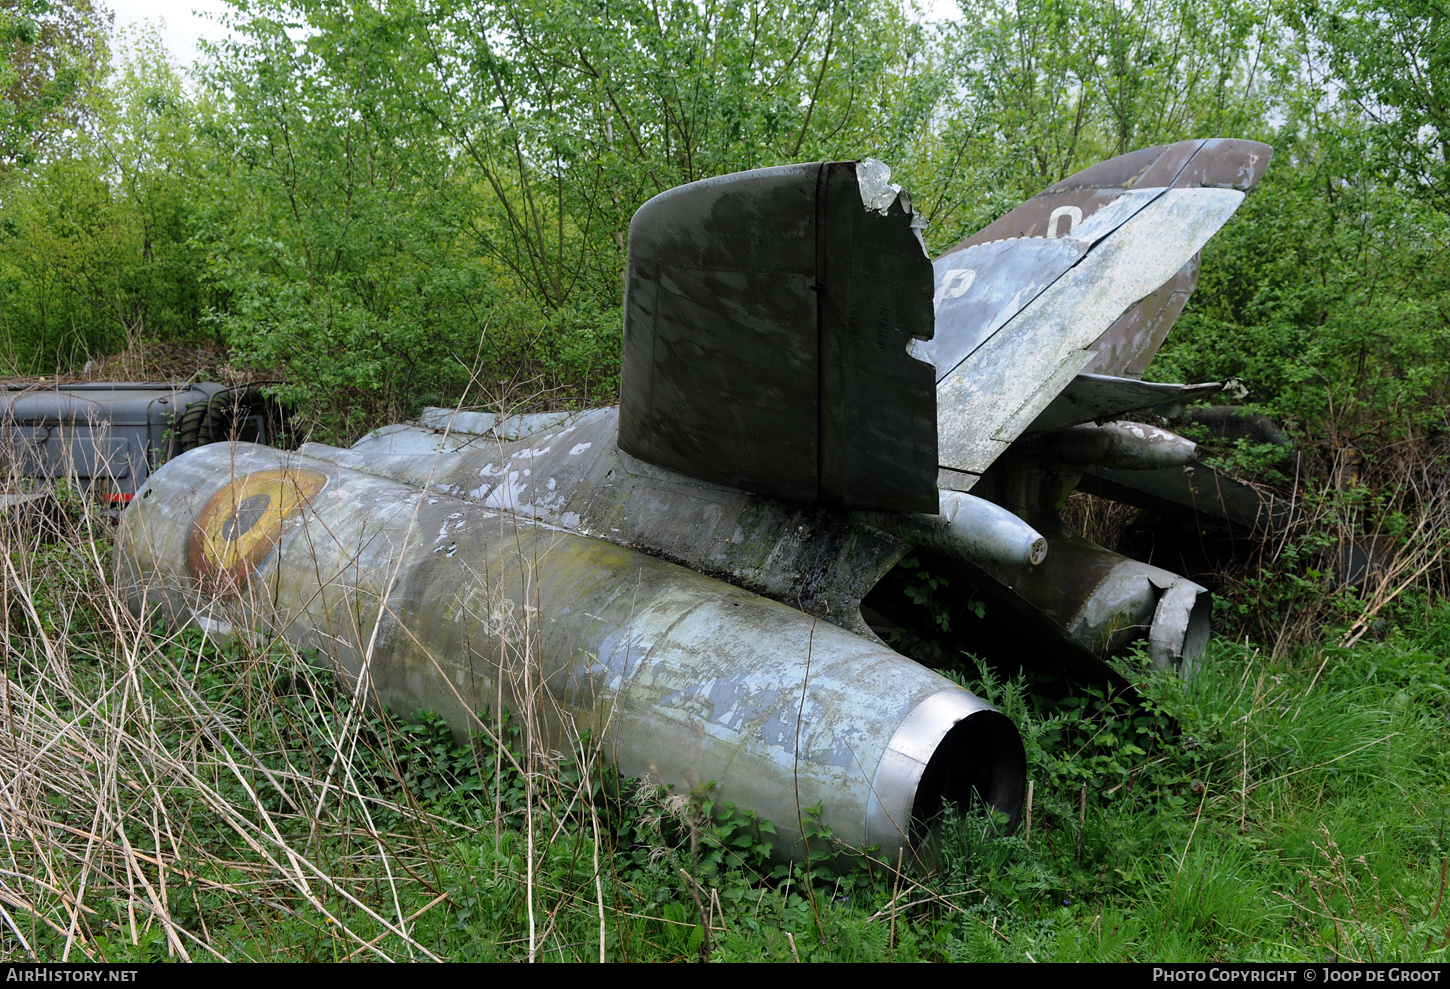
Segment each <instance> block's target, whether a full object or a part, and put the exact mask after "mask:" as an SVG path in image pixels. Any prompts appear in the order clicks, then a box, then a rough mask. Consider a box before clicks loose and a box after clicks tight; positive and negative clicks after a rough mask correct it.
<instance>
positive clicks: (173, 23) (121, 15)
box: [105, 0, 961, 68]
mask: <svg viewBox="0 0 1450 989" xmlns="http://www.w3.org/2000/svg"><path fill="white" fill-rule="evenodd" d="M918 2H919V3H920V4H921V6H922V8H923V9H924V10H925V12H926V15H927V17H928V18H930V19H933V20H934V19H938V18H940V19H943V20H948V19H951V20H954V19H956V18H958V17H960V16H961V14H960V12H959V10H958V8H957V5H956V0H918ZM105 3H106V5H107V6H108V7H110V8H111V11H112V12H113V13H114V14H115V15H116V27H117V29H120V28H124V27H128V26H130V25H132V24H135V23H136V22H138V21H151V22H152V23H153V24H156V25H158V26H161V28H162V30H161V40H162V41H164V42H165V43H166V50H167V51H168V52H170V53H171V57H172V59H173V60H174V61H175V62H176V63H177V64H178V65H180V66H182V67H183V68H190V66H191V64H192V63H193V62H195V61H196V57H197V47H196V42H197V39H198V38H207V39H208V40H211V41H219V40H221V39H222V38H224V37H226V31H224V30H223V29H222V27H221V25H220V24H218V23H217V22H216V20H215V19H213V18H209V17H208V16H207V15H209V14H210V15H215V14H217V13H220V12H221V11H224V10H226V9H227V5H226V3H224V2H223V0H177V2H175V3H166V2H165V0H105ZM163 22H164V26H163Z"/></svg>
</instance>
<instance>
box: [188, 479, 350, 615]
mask: <svg viewBox="0 0 1450 989" xmlns="http://www.w3.org/2000/svg"><path fill="white" fill-rule="evenodd" d="M326 485H327V475H326V474H323V473H321V472H320V471H315V470H305V469H277V470H264V471H258V472H257V473H255V474H248V475H247V476H245V477H239V478H237V479H236V480H234V481H232V482H231V483H230V484H228V485H226V486H225V487H223V488H222V489H221V490H219V491H217V492H216V493H215V494H214V495H212V496H211V497H210V498H208V499H207V502H206V504H205V505H203V506H202V508H201V511H200V512H198V513H197V516H196V523H195V525H193V526H192V529H191V535H190V536H189V537H188V538H187V541H186V561H187V565H188V567H189V568H190V570H191V576H192V579H194V580H195V581H196V583H197V586H198V587H200V588H201V590H202V592H203V593H205V594H207V595H209V596H211V597H214V598H215V597H227V596H230V595H234V594H237V593H238V592H239V591H240V590H241V589H242V587H244V586H245V585H246V583H247V581H249V580H251V578H252V576H253V575H254V574H255V573H256V572H257V571H258V570H259V569H260V568H261V566H262V564H263V563H265V562H266V560H267V557H268V556H270V555H271V553H272V550H273V549H275V548H276V546H277V543H278V542H279V541H280V540H281V538H282V527H283V523H285V522H286V521H287V520H288V519H289V518H291V517H293V516H295V515H296V514H297V513H299V512H300V511H301V510H302V509H303V508H305V507H306V506H307V503H308V502H309V501H311V499H312V498H313V496H315V495H316V494H317V492H319V491H321V490H322V489H323V488H324V487H325V486H326Z"/></svg>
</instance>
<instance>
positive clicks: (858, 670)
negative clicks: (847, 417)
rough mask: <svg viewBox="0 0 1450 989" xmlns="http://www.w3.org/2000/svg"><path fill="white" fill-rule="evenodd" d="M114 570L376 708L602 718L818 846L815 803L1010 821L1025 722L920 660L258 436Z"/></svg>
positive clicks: (597, 721) (906, 830)
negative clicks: (813, 836) (310, 654)
mask: <svg viewBox="0 0 1450 989" xmlns="http://www.w3.org/2000/svg"><path fill="white" fill-rule="evenodd" d="M116 577H117V583H118V585H119V586H120V587H121V589H122V590H123V592H124V593H125V594H126V596H127V600H128V601H129V602H130V605H131V607H132V609H133V610H134V611H135V612H137V613H138V614H141V613H145V612H148V611H151V610H154V609H160V611H161V612H162V613H163V615H164V616H165V617H166V618H168V619H169V620H170V621H172V622H175V623H177V624H180V623H184V622H188V621H194V622H197V623H198V624H201V625H202V626H203V627H205V628H207V629H209V630H210V631H211V632H213V633H226V632H231V631H232V630H237V629H246V630H249V632H248V634H251V633H250V630H256V631H257V632H258V633H261V634H266V635H275V636H279V637H282V638H285V639H286V640H287V641H288V642H290V643H292V644H293V645H295V646H296V647H298V648H299V649H317V650H319V651H320V654H321V655H323V656H325V657H329V658H330V659H331V661H332V662H333V664H334V665H335V668H336V670H337V671H338V673H339V674H340V675H341V676H342V677H343V678H345V679H346V680H347V681H348V682H350V683H351V684H353V685H354V687H357V688H358V690H359V694H360V696H364V697H366V699H367V700H368V702H369V703H370V704H373V705H378V704H383V705H387V706H388V707H389V708H390V709H392V710H394V711H396V712H403V713H407V712H414V711H418V710H422V709H428V710H433V711H438V712H440V713H442V714H443V715H444V716H445V717H447V718H448V719H449V721H450V723H451V724H452V725H453V726H454V729H455V731H456V732H458V733H460V734H462V733H464V732H466V731H467V730H470V729H472V728H480V727H483V725H484V722H483V721H482V720H480V718H486V717H487V715H484V714H482V712H485V711H494V712H497V711H498V710H499V709H500V708H506V709H508V710H509V711H510V712H512V714H513V715H514V719H515V723H523V724H526V725H529V726H531V727H532V728H533V730H534V731H535V739H534V741H535V744H539V745H543V746H547V747H550V748H555V749H561V750H568V749H570V748H572V747H573V745H574V742H575V740H577V739H578V738H579V736H580V735H581V734H582V733H584V732H586V731H587V732H589V733H590V738H591V739H594V740H596V741H597V742H598V743H599V744H600V745H602V747H603V753H604V755H605V757H606V758H608V759H610V760H612V761H613V762H614V764H615V765H616V766H617V767H618V768H619V770H620V772H621V773H623V774H625V775H628V776H642V775H645V774H649V775H650V776H652V777H654V778H656V779H658V780H659V781H661V782H663V783H667V784H669V785H671V786H673V787H675V788H677V789H691V788H694V787H698V786H702V785H704V784H707V783H711V782H714V783H715V784H716V787H715V799H717V800H718V801H719V803H720V804H721V805H722V806H723V805H724V804H726V803H727V802H728V803H733V804H735V805H737V806H738V807H740V808H742V809H748V810H753V811H756V812H757V813H759V814H760V815H761V816H762V817H764V818H766V819H768V820H770V821H772V822H773V823H774V824H775V826H776V835H775V837H774V839H773V840H774V844H775V851H776V853H777V855H778V856H779V857H781V858H786V859H789V858H793V857H795V856H797V855H799V854H801V853H802V851H803V847H802V844H801V831H802V817H801V815H802V809H803V808H809V807H812V806H814V805H815V804H817V803H819V804H820V805H821V818H820V819H821V821H822V823H824V824H826V825H827V826H829V827H830V828H831V829H832V830H833V832H834V834H835V836H836V837H837V838H839V839H840V840H842V841H844V842H845V843H847V844H848V845H851V846H854V847H857V848H869V847H871V846H879V847H880V854H882V855H883V856H884V857H886V858H887V859H890V860H891V861H893V862H894V861H896V857H897V855H898V852H899V851H902V850H906V851H910V850H911V848H912V847H913V845H915V844H916V843H917V842H919V841H920V838H921V836H922V835H923V834H924V832H925V829H927V828H928V827H929V826H930V823H931V821H932V819H933V818H934V817H935V816H936V814H937V812H938V811H939V810H940V809H941V807H942V805H943V804H944V803H946V802H952V803H957V804H963V805H965V804H967V803H969V802H971V801H972V800H973V799H974V797H975V799H980V800H981V801H983V802H984V803H986V804H987V805H989V806H990V807H992V808H994V809H995V810H997V811H1000V812H1004V813H1006V814H1007V815H1008V816H1009V818H1010V819H1011V821H1012V823H1013V824H1014V825H1015V823H1016V820H1017V817H1018V814H1019V813H1020V811H1021V807H1022V797H1023V791H1024V787H1025V776H1026V766H1025V758H1024V753H1023V747H1022V741H1021V738H1020V736H1019V735H1018V733H1017V730H1016V728H1015V727H1014V726H1013V724H1012V723H1011V721H1010V720H1009V719H1008V718H1006V717H1005V716H1004V715H1002V714H1001V713H1000V712H998V711H996V710H995V709H993V708H992V707H991V706H990V705H988V704H987V703H985V702H984V701H982V700H981V699H979V698H977V697H975V696H974V695H972V694H971V693H969V692H967V691H966V690H963V689H962V688H960V687H958V686H956V685H955V684H953V683H952V682H951V681H949V680H947V679H946V678H944V677H942V676H939V675H938V674H936V673H933V672H931V671H929V670H927V669H925V668H924V667H922V666H920V665H918V664H916V663H914V662H912V661H911V660H909V659H907V658H905V657H903V656H901V655H899V654H897V653H895V652H893V651H891V650H890V649H887V648H885V647H884V646H882V645H880V644H878V643H875V642H872V641H870V640H868V639H866V638H863V637H861V636H858V635H854V634H852V633H850V632H848V631H845V630H843V629H840V628H837V627H835V626H833V625H830V624H828V623H826V622H822V621H818V620H816V619H814V618H812V617H811V616H809V615H806V614H802V613H801V612H799V611H796V610H794V609H792V608H790V607H788V606H786V605H783V604H780V603H778V602H774V601H771V600H768V599H766V598H763V597H760V596H758V595H755V594H752V593H749V592H747V591H744V590H741V589H740V588H737V587H734V586H731V585H729V584H725V583H723V582H721V581H717V580H712V579H710V578H707V577H704V576H702V575H700V574H698V573H695V572H693V571H691V570H686V569H684V568H682V567H679V566H675V565H673V564H670V563H667V562H665V561H662V560H659V559H656V558H654V557H650V556H646V555H644V554H641V553H638V552H635V551H633V550H630V549H627V548H625V547H622V546H618V545H615V544H612V543H608V542H605V541H603V540H599V539H594V538H591V537H588V536H583V535H579V534H576V533H571V532H567V531H564V530H562V529H557V528H553V527H550V526H547V525H539V524H534V523H531V522H528V521H526V520H524V519H521V518H519V517H516V516H515V515H514V514H513V513H512V512H508V511H500V510H497V509H490V508H488V507H486V506H483V505H478V504H471V503H468V502H465V501H461V500H458V499H454V498H449V497H444V496H440V495H437V494H433V493H425V492H423V491H421V490H420V489H419V488H417V487H414V486H412V485H408V484H403V483H400V482H397V481H393V480H388V479H385V478H379V477H375V476H371V475H367V474H362V473H358V472H356V471H352V470H348V469H346V468H341V467H338V466H335V465H332V464H327V463H324V462H322V461H318V460H314V459H311V458H307V457H302V456H298V455H295V454H287V453H283V452H280V451H277V450H273V449H268V448H263V447H257V446H251V445H248V444H226V445H214V446H208V447H203V448H201V449H198V450H195V451H192V452H191V453H188V454H186V455H185V456H182V457H180V458H178V459H176V460H173V461H171V462H170V463H168V464H167V465H166V466H164V467H163V468H161V469H160V470H159V471H158V472H157V473H155V474H154V475H153V476H152V477H151V478H150V480H149V481H148V483H147V484H146V486H145V488H144V489H143V490H142V491H141V493H140V494H139V495H138V497H137V498H136V499H135V501H134V502H133V503H132V506H131V507H130V508H129V509H128V510H127V511H126V512H125V514H124V516H123V518H122V521H121V527H120V530H119V532H118V535H117V542H116Z"/></svg>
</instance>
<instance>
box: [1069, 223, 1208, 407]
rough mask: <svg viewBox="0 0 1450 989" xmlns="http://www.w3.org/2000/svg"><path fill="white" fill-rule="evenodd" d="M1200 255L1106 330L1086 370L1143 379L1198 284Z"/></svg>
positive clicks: (1096, 341) (1094, 346) (1095, 343)
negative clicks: (1144, 373)
mask: <svg viewBox="0 0 1450 989" xmlns="http://www.w3.org/2000/svg"><path fill="white" fill-rule="evenodd" d="M1200 253H1201V252H1200ZM1199 258H1200V254H1194V255H1193V257H1191V258H1189V259H1188V262H1187V263H1186V264H1185V265H1184V266H1183V267H1182V268H1179V269H1178V271H1177V272H1175V273H1174V275H1173V277H1172V278H1170V279H1168V281H1166V282H1164V283H1163V284H1162V285H1160V286H1158V287H1157V288H1156V289H1154V290H1153V291H1152V292H1150V293H1148V296H1147V298H1145V299H1144V300H1143V301H1142V302H1139V303H1138V304H1137V305H1135V306H1133V307H1131V308H1130V309H1129V310H1128V311H1127V312H1125V313H1123V315H1121V316H1119V317H1118V320H1117V322H1115V323H1113V325H1112V326H1110V327H1108V328H1107V329H1106V330H1104V331H1103V335H1102V336H1100V337H1098V338H1097V339H1096V340H1094V341H1093V343H1092V346H1091V347H1090V348H1089V349H1090V350H1092V352H1093V353H1094V354H1095V355H1096V356H1094V357H1093V359H1092V360H1090V361H1088V363H1087V366H1086V367H1085V368H1083V371H1084V372H1087V373H1096V374H1115V375H1122V376H1123V377H1127V378H1141V377H1142V376H1143V372H1144V371H1146V370H1147V369H1148V365H1149V363H1151V362H1152V360H1153V357H1154V355H1155V354H1157V353H1158V348H1159V347H1161V346H1163V341H1164V340H1165V339H1166V338H1167V336H1168V330H1169V328H1170V327H1172V326H1173V323H1174V321H1175V320H1177V319H1178V317H1179V315H1180V314H1181V313H1182V312H1183V307H1184V306H1186V305H1188V297H1189V296H1190V295H1192V294H1193V290H1194V289H1195V288H1197V287H1198V266H1199Z"/></svg>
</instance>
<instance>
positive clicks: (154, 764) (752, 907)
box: [0, 498, 1450, 961]
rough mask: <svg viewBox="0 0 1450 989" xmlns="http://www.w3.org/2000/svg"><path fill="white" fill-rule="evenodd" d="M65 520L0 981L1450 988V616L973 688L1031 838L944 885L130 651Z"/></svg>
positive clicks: (51, 533) (963, 859) (2, 667)
mask: <svg viewBox="0 0 1450 989" xmlns="http://www.w3.org/2000/svg"><path fill="white" fill-rule="evenodd" d="M64 508H65V512H64V513H63V519H62V521H61V523H60V524H59V525H58V526H51V527H49V528H47V526H45V525H42V524H40V523H39V521H38V520H37V519H35V518H33V517H30V518H27V517H22V516H20V515H18V514H16V513H10V514H8V515H6V516H4V517H3V536H0V539H3V543H0V554H3V560H4V579H3V586H0V615H3V622H4V625H3V632H4V635H3V640H4V654H3V663H0V673H3V682H0V686H3V696H0V703H3V726H0V838H3V848H0V955H3V956H5V957H8V958H16V959H19V958H37V959H41V960H62V959H65V960H82V959H88V960H97V961H99V960H106V961H133V960H156V959H191V960H195V961H202V960H219V959H231V960H243V959H277V960H297V961H342V960H361V959H369V960H373V959H379V960H380V959H391V960H455V959H456V960H465V959H469V960H509V959H534V960H540V961H553V960H600V959H605V960H629V961H673V960H686V959H691V960H693V959H701V958H708V959H710V960H756V959H759V960H776V961H794V960H800V961H811V960H843V961H850V960H866V961H877V960H881V961H884V960H897V961H909V960H957V961H970V960H1013V961H1016V960H1020V961H1027V960H1036V961H1048V960H1054V961H1072V960H1081V961H1097V960H1161V961H1195V960H1206V959H1214V960H1299V961H1302V960H1321V959H1341V960H1366V961H1368V960H1375V961H1388V960H1397V961H1411V960H1426V961H1444V960H1445V957H1446V944H1447V940H1450V908H1446V907H1445V905H1444V902H1443V900H1444V891H1445V890H1444V887H1445V879H1446V869H1447V866H1446V862H1447V854H1450V847H1447V836H1446V833H1445V831H1446V821H1447V817H1450V786H1447V782H1450V752H1447V746H1446V744H1445V741H1446V730H1445V725H1446V716H1447V714H1450V710H1447V708H1450V672H1447V665H1446V664H1447V660H1446V655H1447V643H1450V606H1447V605H1445V604H1444V603H1437V602H1434V601H1431V600H1430V599H1428V598H1425V597H1423V596H1422V597H1414V596H1413V594H1411V593H1406V594H1401V595H1399V596H1398V597H1397V598H1396V599H1395V600H1394V601H1391V602H1387V603H1386V604H1385V605H1384V606H1383V607H1381V608H1380V609H1379V610H1378V611H1377V612H1376V615H1377V621H1378V622H1379V623H1380V624H1379V626H1378V630H1377V632H1376V633H1375V635H1373V636H1369V635H1364V636H1361V637H1360V638H1358V639H1357V640H1356V641H1354V642H1353V644H1352V645H1346V644H1345V643H1346V642H1347V641H1348V639H1346V637H1345V636H1344V635H1342V634H1340V633H1339V632H1337V631H1336V630H1334V629H1329V630H1327V631H1324V632H1323V633H1321V634H1320V637H1319V639H1318V640H1317V641H1310V642H1304V643H1301V644H1300V645H1299V646H1297V647H1295V648H1288V649H1286V648H1280V649H1278V650H1276V651H1274V652H1272V653H1271V652H1268V651H1265V650H1261V649H1259V648H1256V647H1254V646H1253V645H1252V644H1247V643H1235V642H1232V641H1227V640H1223V639H1220V640H1218V641H1216V642H1215V643H1214V644H1213V645H1212V647H1211V649H1210V652H1209V655H1208V657H1207V659H1206V660H1205V662H1204V663H1203V664H1202V666H1201V668H1200V670H1199V671H1198V673H1197V674H1196V676H1195V677H1194V679H1193V680H1192V681H1190V682H1187V683H1185V682H1183V681H1181V680H1178V679H1176V678H1174V677H1170V676H1162V675H1155V674H1147V673H1145V674H1143V676H1144V684H1145V685H1144V688H1143V698H1142V699H1141V700H1140V701H1138V702H1134V703H1129V702H1127V701H1126V700H1124V699H1122V698H1113V697H1109V696H1105V695H1103V694H1102V693H1101V692H1097V691H1094V690H1092V689H1086V688H1081V687H1078V688H1072V689H1069V688H1067V687H1065V686H1063V685H1061V684H1051V683H1046V682H1037V683H1029V682H1027V681H1025V680H1020V679H1019V680H1012V681H1003V680H1001V679H999V678H997V677H995V676H994V675H993V674H992V673H991V672H990V671H989V670H986V669H985V668H983V667H979V666H977V665H976V664H974V663H972V662H970V661H969V660H968V659H966V658H964V660H963V663H962V665H961V667H960V668H959V670H958V672H957V674H956V675H957V677H958V678H959V679H960V680H961V681H962V682H963V683H964V684H965V685H966V686H968V687H969V688H970V689H973V690H974V691H977V692H978V693H980V694H983V695H984V696H987V697H988V698H989V699H991V700H992V701H993V702H994V703H996V704H997V705H998V706H999V707H1001V708H1002V710H1003V711H1005V712H1006V713H1007V714H1008V715H1009V716H1011V717H1012V718H1013V719H1014V721H1015V722H1016V723H1017V724H1018V725H1019V727H1020V728H1021V730H1022V732H1023V735H1024V739H1025V741H1026V745H1027V751H1028V759H1029V779H1030V780H1031V782H1032V802H1031V814H1030V817H1031V824H1030V829H1029V828H1026V827H1024V828H1022V829H1020V830H1019V831H1018V832H1017V833H1016V834H1013V835H1010V836H1009V835H1002V834H999V833H997V827H996V825H995V824H994V822H993V821H991V820H989V819H987V818H985V817H982V816H980V815H973V814H968V815H963V816H962V817H960V818H954V819H951V820H949V821H947V822H944V824H943V825H942V827H941V828H940V829H939V834H938V838H937V845H936V847H935V849H934V856H935V860H936V863H937V867H936V869H935V871H934V872H932V873H931V874H929V875H920V874H917V875H903V874H898V873H897V872H896V871H895V870H894V869H893V868H891V867H890V864H883V863H879V862H874V861H872V859H871V858H870V856H869V855H866V854H853V853H852V852H851V851H850V850H845V851H844V852H843V853H842V854H840V855H838V856H836V857H834V858H832V857H827V856H821V857H818V858H816V859H815V862H814V866H813V868H811V869H810V870H809V871H807V869H806V868H805V867H803V866H795V867H787V866H784V865H780V864H776V863H772V862H771V861H770V860H769V857H768V854H767V846H766V845H765V843H764V841H763V840H762V836H763V835H764V833H765V832H766V831H768V829H769V828H770V824H769V822H765V821H760V820H758V819H755V818H753V817H750V816H749V815H745V814H741V813H737V812H735V811H734V810H733V809H732V808H725V807H719V806H717V805H716V803H715V802H714V801H713V799H712V797H711V793H710V791H709V790H708V788H707V789H706V790H704V791H703V792H698V793H694V794H676V793H669V792H666V791H663V790H661V789H660V788H658V787H656V786H653V785H651V784H650V782H649V781H625V780H620V779H618V778H616V777H615V776H614V775H613V774H612V773H611V772H610V771H609V769H608V767H606V766H603V765H601V764H600V762H599V760H598V758H597V753H595V752H594V751H593V749H592V748H591V746H590V744H589V740H588V739H587V738H585V739H580V740H578V744H577V746H576V747H575V749H574V750H573V751H571V752H566V753H560V752H539V751H532V750H531V747H530V745H529V741H530V739H529V732H528V730H527V728H528V726H527V724H526V723H519V724H517V725H509V724H508V723H507V722H505V723H504V724H503V727H502V730H500V731H499V732H496V733H495V734H494V735H493V736H482V735H480V736H475V737H474V738H473V739H471V741H470V742H469V743H468V744H460V743H458V742H457V741H456V740H455V739H454V738H453V736H452V735H451V734H450V733H449V731H448V729H447V727H446V726H445V725H444V724H443V723H442V722H441V721H440V720H439V719H437V718H435V717H430V716H427V715H422V716H419V717H417V718H415V719H413V720H399V719H395V718H392V717H390V716H388V715H386V714H380V713H376V712H370V711H364V710H358V709H354V708H353V707H352V706H351V704H352V697H351V694H350V693H349V692H347V691H340V690H339V689H338V688H337V686H336V684H335V682H334V680H333V678H332V675H331V672H330V664H328V663H327V662H326V659H325V657H323V658H321V659H319V657H316V656H310V655H303V654H298V653H297V652H296V651H294V650H291V649H289V648H287V647H286V646H285V645H284V644H281V643H274V644H270V645H267V646H266V647H265V648H262V647H249V646H247V645H246V644H242V643H239V644H234V645H230V646H227V647H225V648H223V647H220V646H218V645H217V644H216V643H215V642H212V641H209V640H207V639H205V638H203V637H201V636H200V635H198V634H196V633H195V632H194V631H184V632H179V633H178V632H166V631H164V630H160V629H156V628H149V627H145V626H143V625H141V624H140V623H138V622H137V620H136V619H134V618H133V617H132V616H131V614H130V612H129V611H128V610H127V609H126V607H125V606H124V603H123V602H122V601H120V600H118V599H117V597H116V595H115V593H114V592H113V591H112V590H111V588H110V585H109V582H108V574H109V572H110V552H111V550H110V538H111V523H110V522H109V521H108V520H107V519H106V518H104V517H103V516H99V515H96V514H93V513H91V512H90V511H89V510H88V509H87V507H86V506H85V505H84V503H83V502H81V501H80V500H78V499H74V498H70V499H67V500H66V502H65V505H64ZM1351 610H1352V609H1351ZM1326 643H1327V644H1326ZM816 831H817V833H816V840H817V841H818V842H819V843H820V844H821V845H822V846H824V845H825V844H827V843H829V841H830V836H829V834H826V833H824V832H823V831H822V830H821V829H819V828H817V829H816ZM823 859H825V860H827V862H828V864H824V865H823V864H822V861H823Z"/></svg>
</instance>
